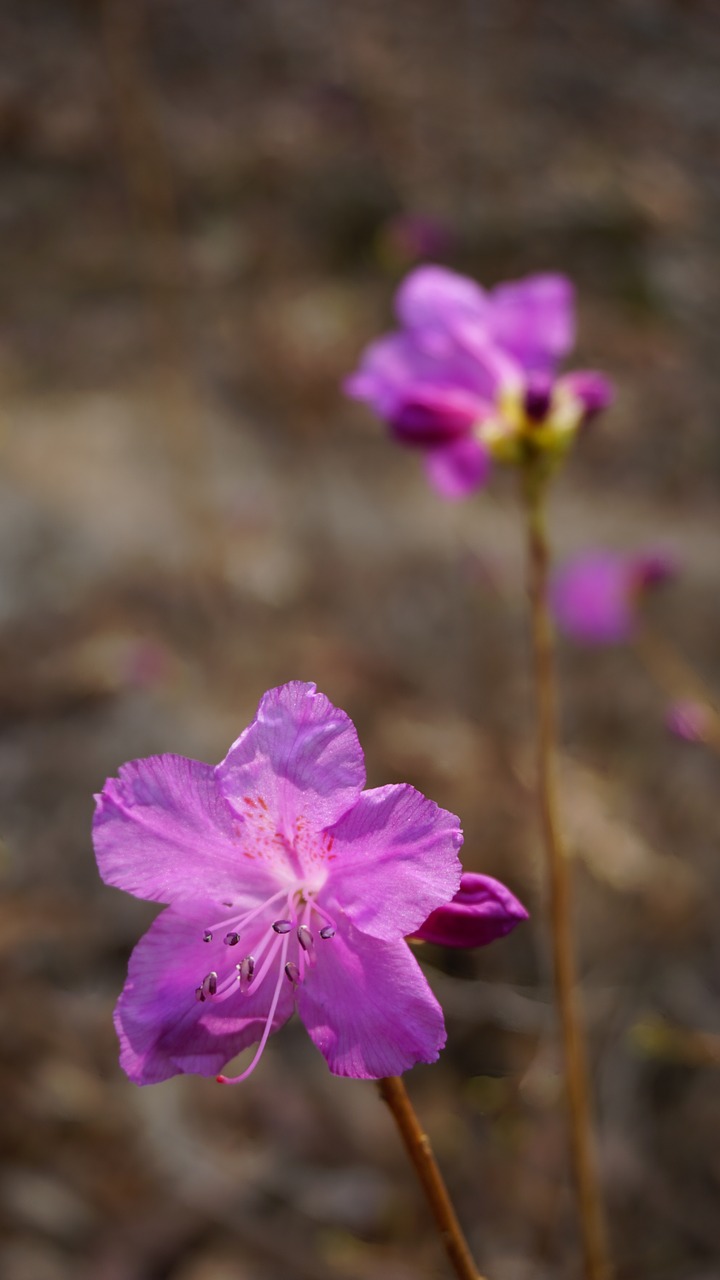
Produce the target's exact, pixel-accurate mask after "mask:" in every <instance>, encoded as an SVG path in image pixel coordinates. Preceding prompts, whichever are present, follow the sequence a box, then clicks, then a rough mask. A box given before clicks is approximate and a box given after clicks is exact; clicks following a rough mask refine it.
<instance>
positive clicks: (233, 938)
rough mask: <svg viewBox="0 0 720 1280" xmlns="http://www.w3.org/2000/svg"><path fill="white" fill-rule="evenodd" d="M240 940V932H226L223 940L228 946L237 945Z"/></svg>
mask: <svg viewBox="0 0 720 1280" xmlns="http://www.w3.org/2000/svg"><path fill="white" fill-rule="evenodd" d="M239 941H240V934H239V933H226V934H225V937H224V938H223V942H224V943H225V946H226V947H236V946H237V944H238V942H239Z"/></svg>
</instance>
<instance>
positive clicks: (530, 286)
mask: <svg viewBox="0 0 720 1280" xmlns="http://www.w3.org/2000/svg"><path fill="white" fill-rule="evenodd" d="M490 307H491V313H492V314H491V320H490V328H491V333H492V337H493V340H494V341H495V342H496V343H497V344H498V345H499V346H501V347H504V348H505V350H507V351H509V352H510V353H511V355H514V356H515V357H516V359H518V360H519V361H520V363H521V364H522V365H523V366H524V367H525V368H526V369H543V368H549V369H552V368H553V367H554V366H555V364H556V363H557V361H558V360H561V359H562V358H563V356H566V355H567V353H568V351H570V349H571V348H572V346H573V343H574V341H575V307H574V289H573V286H572V284H571V282H570V281H569V280H568V279H567V277H566V276H561V275H550V274H548V275H535V276H526V277H525V279H524V280H513V281H511V282H510V283H508V284H500V285H498V286H497V287H496V288H495V289H493V290H492V291H491V293H490Z"/></svg>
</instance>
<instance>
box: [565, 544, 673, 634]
mask: <svg viewBox="0 0 720 1280" xmlns="http://www.w3.org/2000/svg"><path fill="white" fill-rule="evenodd" d="M674 573H675V566H674V564H673V562H672V560H671V559H670V557H669V556H667V555H664V554H661V553H657V552H645V553H638V554H635V555H625V554H623V553H621V552H616V551H589V552H584V553H583V554H582V555H579V556H576V557H575V558H574V559H572V560H569V561H567V562H566V563H565V564H564V565H563V566H562V567H561V568H560V569H558V570H557V572H556V573H555V575H554V578H553V583H552V587H551V596H550V598H551V605H552V609H553V613H554V615H555V619H556V621H557V624H558V626H559V627H560V629H561V630H562V631H564V632H565V633H566V635H568V636H571V637H572V638H573V639H574V640H581V641H584V642H585V643H586V644H619V643H621V642H622V641H625V640H629V639H630V638H631V637H632V634H633V631H634V629H635V623H636V616H637V610H638V606H639V605H640V603H641V602H642V599H643V598H644V596H645V595H646V594H647V592H648V590H649V589H651V588H652V587H656V586H659V585H660V584H661V583H663V582H665V581H667V579H668V578H669V577H671V576H672V575H673V574H674Z"/></svg>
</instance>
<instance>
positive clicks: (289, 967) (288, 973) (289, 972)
mask: <svg viewBox="0 0 720 1280" xmlns="http://www.w3.org/2000/svg"><path fill="white" fill-rule="evenodd" d="M285 977H286V978H287V979H288V981H289V982H292V983H293V985H294V984H295V983H296V982H299V981H300V970H299V969H298V967H297V965H296V964H293V962H292V960H288V962H287V964H286V965H285Z"/></svg>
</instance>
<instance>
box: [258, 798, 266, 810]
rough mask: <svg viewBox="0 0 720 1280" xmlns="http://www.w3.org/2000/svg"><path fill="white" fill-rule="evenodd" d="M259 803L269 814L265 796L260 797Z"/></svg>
mask: <svg viewBox="0 0 720 1280" xmlns="http://www.w3.org/2000/svg"><path fill="white" fill-rule="evenodd" d="M257 802H258V804H259V805H260V808H261V809H264V810H265V812H266V813H267V801H266V800H265V798H264V797H263V796H258V798H257Z"/></svg>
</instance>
